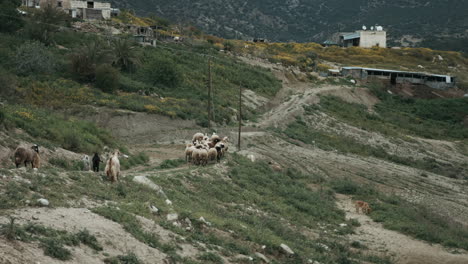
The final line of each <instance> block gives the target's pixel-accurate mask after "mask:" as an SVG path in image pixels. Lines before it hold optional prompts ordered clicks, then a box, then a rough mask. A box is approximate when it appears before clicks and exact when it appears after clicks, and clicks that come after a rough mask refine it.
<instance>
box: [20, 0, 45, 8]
mask: <svg viewBox="0 0 468 264" xmlns="http://www.w3.org/2000/svg"><path fill="white" fill-rule="evenodd" d="M40 2H41V0H21V4H22V5H23V6H26V7H31V8H39V6H40Z"/></svg>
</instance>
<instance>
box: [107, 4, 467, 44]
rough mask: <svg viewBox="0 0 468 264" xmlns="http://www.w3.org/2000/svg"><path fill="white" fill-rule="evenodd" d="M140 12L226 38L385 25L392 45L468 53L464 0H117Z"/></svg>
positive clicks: (296, 37)
mask: <svg viewBox="0 0 468 264" xmlns="http://www.w3.org/2000/svg"><path fill="white" fill-rule="evenodd" d="M111 2H112V3H113V4H114V5H116V6H118V7H121V8H129V9H133V10H135V11H136V12H137V13H138V14H144V15H150V14H156V15H158V16H162V17H165V18H168V19H170V20H172V21H174V22H182V23H189V24H195V25H196V26H198V27H200V28H202V29H203V30H204V31H206V32H208V33H211V34H214V35H219V36H223V37H226V38H244V39H248V38H267V39H269V40H271V41H274V42H288V41H296V42H311V41H313V42H322V41H324V40H326V39H327V38H329V37H330V35H331V34H333V33H335V32H349V31H354V30H356V29H360V28H361V27H362V25H367V26H371V25H375V24H379V25H383V26H384V27H385V28H386V29H387V30H388V32H389V37H390V44H391V45H397V46H400V45H409V46H420V47H428V48H435V49H441V50H456V51H465V52H466V51H468V50H467V48H466V47H467V45H466V43H467V41H468V35H467V31H466V29H467V28H468V19H467V18H466V13H467V11H468V4H467V3H466V2H464V1H458V0H444V1H427V0H403V1H385V0H374V1H364V0H352V1H342V0H332V1H326V2H323V1H320V0H290V1H271V0H270V1H265V0H264V1H260V0H259V1H229V3H226V2H225V1H217V0H204V1H195V2H194V1H187V0H185V1H172V0H163V1H160V0H158V1H156V0H154V1H153V0H137V1H126V0H112V1H111Z"/></svg>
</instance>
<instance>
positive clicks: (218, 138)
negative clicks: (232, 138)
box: [210, 133, 221, 145]
mask: <svg viewBox="0 0 468 264" xmlns="http://www.w3.org/2000/svg"><path fill="white" fill-rule="evenodd" d="M210 141H211V142H213V143H214V145H216V144H217V143H218V142H220V141H221V138H220V137H219V136H218V135H216V133H213V135H211V138H210Z"/></svg>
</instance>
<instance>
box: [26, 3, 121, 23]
mask: <svg viewBox="0 0 468 264" xmlns="http://www.w3.org/2000/svg"><path fill="white" fill-rule="evenodd" d="M22 4H23V6H26V7H36V8H39V7H42V8H43V7H45V6H47V5H51V6H53V7H56V8H58V9H62V10H63V11H65V12H66V13H68V14H70V16H72V17H73V18H82V19H110V18H111V11H112V8H111V4H110V3H109V2H106V1H93V0H88V1H86V0H85V1H83V0H22Z"/></svg>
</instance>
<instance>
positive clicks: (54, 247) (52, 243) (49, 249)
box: [41, 238, 72, 260]
mask: <svg viewBox="0 0 468 264" xmlns="http://www.w3.org/2000/svg"><path fill="white" fill-rule="evenodd" d="M41 247H42V248H43V249H44V254H45V255H46V256H49V257H52V258H56V259H60V260H70V259H72V254H71V252H70V250H68V249H66V248H65V247H64V246H63V244H62V243H61V242H60V241H57V240H55V239H52V238H45V239H43V240H42V241H41Z"/></svg>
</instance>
